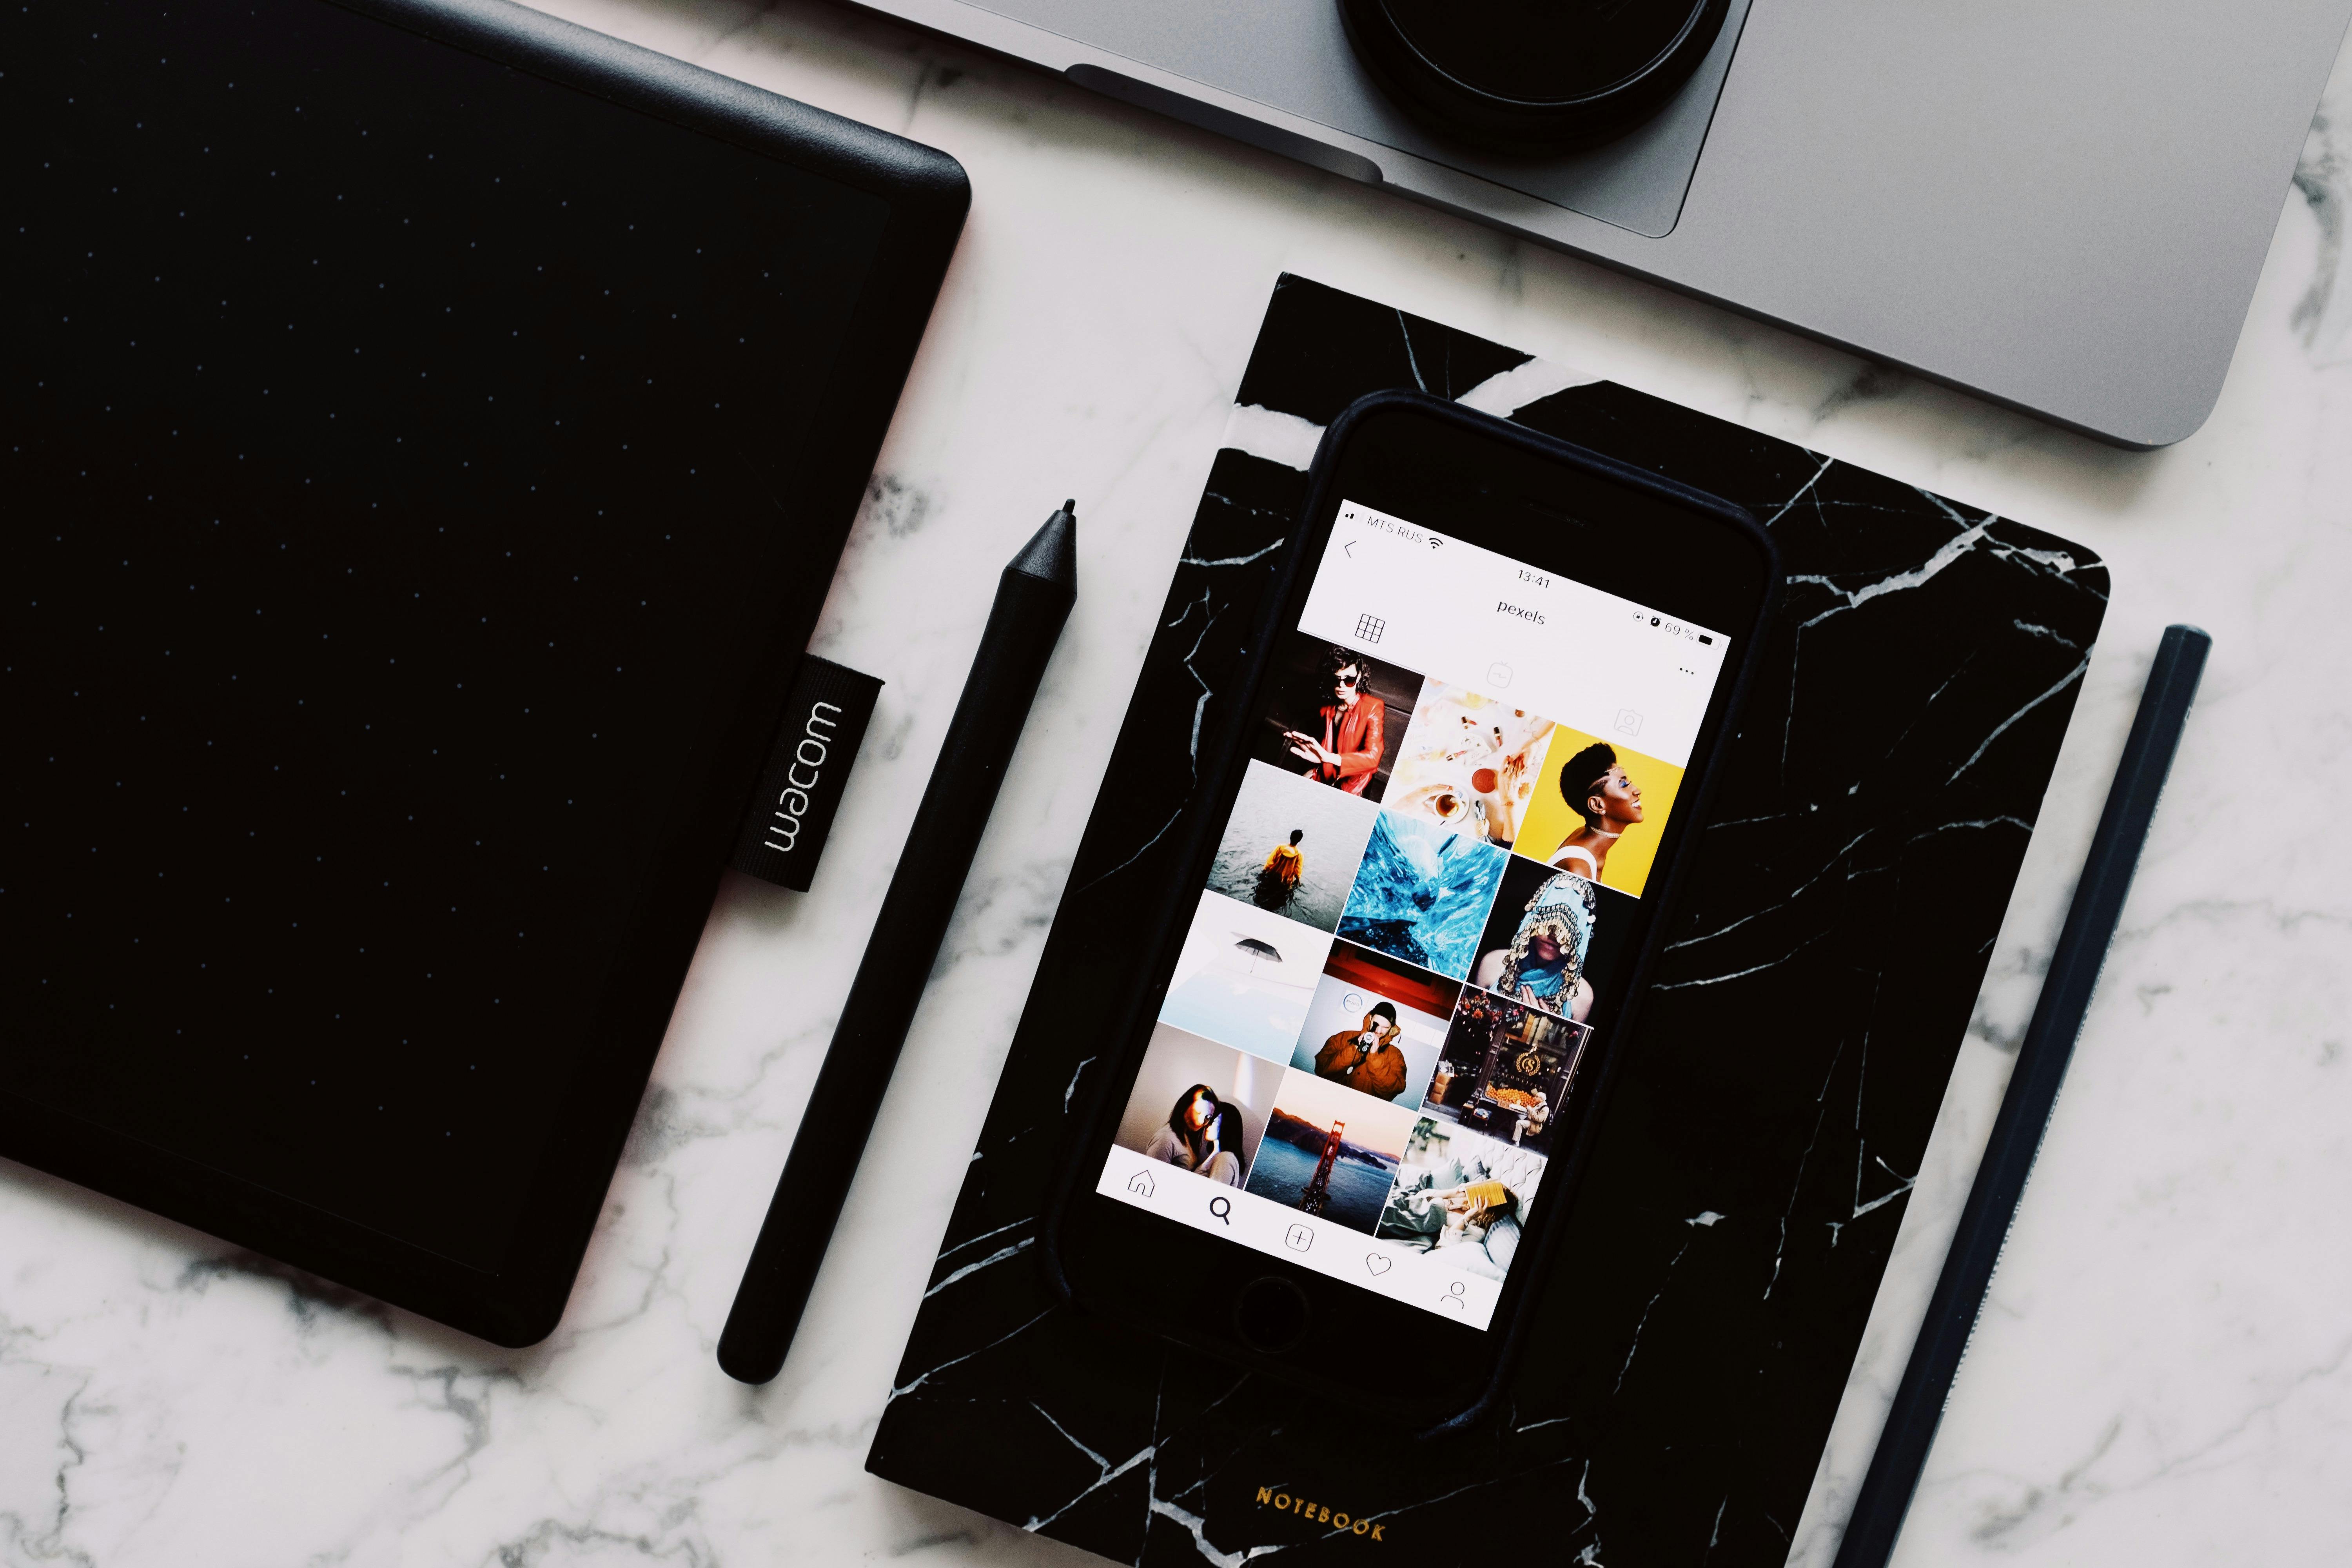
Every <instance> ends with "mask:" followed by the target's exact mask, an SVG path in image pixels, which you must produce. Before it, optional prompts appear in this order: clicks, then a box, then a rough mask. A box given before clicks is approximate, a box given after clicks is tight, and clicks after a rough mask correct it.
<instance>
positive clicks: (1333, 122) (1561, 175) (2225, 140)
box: [861, 0, 2352, 447]
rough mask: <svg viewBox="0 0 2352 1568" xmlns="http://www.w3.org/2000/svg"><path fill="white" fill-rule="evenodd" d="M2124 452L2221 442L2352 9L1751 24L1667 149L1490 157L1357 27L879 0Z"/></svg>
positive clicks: (1257, 1)
mask: <svg viewBox="0 0 2352 1568" xmlns="http://www.w3.org/2000/svg"><path fill="white" fill-rule="evenodd" d="M861 3H862V4H864V5H866V8H868V9H871V10H876V11H880V12H884V13H886V14H887V15H890V16H898V17H900V18H903V19H904V20H907V21H910V22H914V23H918V24H919V25H921V26H927V27H930V28H933V29H936V30H938V31H940V32H943V33H949V34H952V35H954V36H956V37H961V38H964V39H967V40H969V41H971V42H972V43H976V44H979V45H982V46H983V47H987V48H990V49H992V50H996V51H998V52H1000V53H1003V54H1007V55H1012V56H1014V57H1016V58H1021V59H1024V60H1028V61H1031V62H1034V64H1037V65H1040V66H1044V67H1045V68H1048V69H1051V70H1056V71H1061V72H1064V73H1066V75H1068V76H1069V77H1070V78H1071V79H1074V80H1076V81H1079V82H1082V83H1084V84H1085V85H1087V86H1088V87H1091V88H1094V89H1098V90H1100V91H1102V92H1105V93H1108V94H1110V95H1111V96H1113V97H1117V98H1120V99H1124V100H1129V101H1130V102H1133V103H1138V104H1140V105H1143V106H1145V107H1147V108H1150V109H1153V110H1160V111H1161V112H1163V113H1167V114H1171V115H1173V116H1175V117H1176V118H1178V119H1181V120H1185V121H1191V122H1192V123H1193V124H1196V125H1201V126H1205V127H1207V128H1209V129H1211V130H1213V131H1217V132H1223V133H1224V134H1226V135H1229V136H1233V137H1234V138H1237V139H1238V140H1241V141H1244V142H1250V143H1252V144H1254V145H1255V146H1258V147H1263V148H1266V149H1268V150H1270V151H1273V152H1276V153H1283V154H1286V155H1287V156H1289V157H1293V158H1296V159H1298V160H1299V161H1301V162H1303V163H1311V164H1314V165H1316V166H1318V167H1319V168H1323V169H1328V170H1331V171H1333V172H1335V173H1338V174H1346V175H1348V176H1349V177H1351V178H1354V179H1359V180H1363V181H1366V182H1368V183H1374V184H1387V185H1390V186H1392V187H1394V188H1395V189H1396V190H1397V191H1399V192H1401V193H1402V194H1404V195H1411V196H1413V197H1416V198H1418V199H1420V200H1422V201H1425V202H1427V203H1429V204H1430V205H1433V206H1438V207H1444V208H1445V209H1447V210H1449V211H1454V212H1459V213H1464V214H1467V215H1469V216H1474V217H1476V218H1479V219H1481V220H1483V221H1484V222H1486V223H1489V224H1492V225H1494V226H1496V227H1498V228H1501V229H1504V230H1506V231H1508V232H1510V233H1513V234H1518V235H1524V236H1526V237H1528V238H1530V239H1534V240H1538V241H1540V242H1541V243H1543V244H1546V245H1549V246H1555V247H1559V248H1560V249H1563V250H1570V251H1573V252H1576V253H1577V254H1579V255H1581V256H1586V257H1590V258H1593V259H1595V260H1598V261H1601V262H1605V263H1607V264H1609V265H1611V266H1613V267H1621V268H1625V269H1626V270H1628V271H1630V272H1635V273H1639V274H1641V275H1642V276H1643V277H1646V278H1652V279H1656V280H1657V281H1659V282H1661V283H1664V284H1667V285H1669V286H1670V287H1673V288H1675V289H1684V290H1685V291H1687V292H1689V293H1692V294H1696V295H1699V296H1701V297H1703V298H1706V299H1709V300H1717V301H1718V302H1720V303H1722V304H1725V305H1728V306H1731V307H1733V308H1734V309H1737V310H1744V311H1747V312H1748V313H1749V314H1751V315H1755V316H1759V317H1761V318H1763V319H1765V320H1767V321H1774V322H1778V323H1780V324H1781V325H1783V326H1787V327H1791V328H1794V329H1795V330H1796V331H1801V332H1805V333H1808V334H1810V335H1811V336H1813V337H1816V338H1821V339H1823V340H1825V341H1827V342H1833V343H1836V344H1839V345H1841V346H1843V347H1845V348H1849V349H1852V350H1853V351H1855V352H1856V353H1863V354H1866V355H1868V356H1870V357H1872V358H1874V359H1876V360H1880V361H1883V362H1885V363H1889V364H1893V365H1895V366H1899V367H1901V368H1903V369H1906V370H1908V371H1912V372H1916V374H1921V375H1925V376H1929V377H1932V378H1934V379H1936V380H1937V381H1942V382H1947V383H1949V384H1953V385H1955V386H1959V387H1962V388H1965V389H1967V390H1969V391H1970V392H1974V393H1977V394H1979V395H1982V396H1985V397H1989V398H1991V399H1993V400H1994V401H1996V402H2000V403H2004V404H2008V405H2012V406H2015V407H2018V408H2022V409H2026V410H2028V411H2030V412H2032V413H2034V414H2038V415H2040V416H2042V417H2044V418H2047V419H2052V420H2054V421H2056V422H2057V423H2059V424H2061V425H2064V426H2071V427H2073V428H2074V429H2077V430H2081V431H2084V432H2086V433H2088V434H2090V435H2093V436H2096V437H2102V438H2103V439H2105V440H2108V441H2113V442H2116V443H2119V444H2121V445H2124V446H2129V447H2160V446H2164V445H2166V444H2168V443H2170V442H2173V441H2178V440H2179V439H2180V438H2181V437H2185V436H2187V435H2189V433H2190V432H2191V431H2193V430H2195V429H2196V428H2197V427H2198V426H2199V425H2200V424H2202V423H2203V422H2204V419H2205V416H2206V415H2207V414H2208V413H2210V411H2211V409H2212V406H2213V403H2214V400H2215V398H2216V397H2217V396H2219V395H2220V393H2221V378H2222V375H2223V374H2224V372H2226V371H2227V370H2228V368H2229V363H2230V355H2231V351H2232V350H2233V349H2234V348H2235V347H2236V345H2237V341H2238V330H2239V328H2240V326H2241V325H2242V322H2243V321H2244V319H2245V313H2246V308H2247V305H2248V302H2249V300H2251V298H2252V292H2253V288H2254V281H2255V278H2256V275H2257V274H2258V273H2259V272H2260V271H2261V268H2262V264H2263V256H2264V254H2265V253H2266V251H2267V250H2268V248H2269V246H2270V240H2271V234H2272V231H2273V228H2274V227H2275V226H2276V225H2277V223H2278V218H2279V213H2280V208H2281V205H2282V204H2283V203H2284V200H2285V198H2286V195H2287V192H2288V188H2289V182H2290V180H2291V178H2292V176H2293V174H2294V164H2295V158H2296V156H2297V154H2298V153H2299V152H2300V150H2301V148H2302V145H2303V141H2304V136H2305V131H2306V130H2307V129H2308V127H2309V125H2310V122H2311V117H2312V113H2313V110H2314V109H2315V107H2316V105H2317V104H2318V101H2319V97H2320V93H2321V91H2322V90H2323V89H2324V88H2325V87H2326V81H2327V75H2328V71H2329V68H2331V67H2332V65H2333V64H2334V62H2335V58H2336V49H2337V47H2339V45H2340V43H2341V42H2342V39H2343V37H2344V32H2345V27H2346V24H2347V19H2352V0H2235V3H2234V4H2231V5H2211V4H2202V5H2199V4H2189V3H2187V0H2143V3H2141V4H2137V5H2126V4H2123V3H2122V0H1996V3H1994V4H1974V5H1955V4H1949V3H1937V0H1731V5H1730V11H1729V14H1728V16H1727V19H1726V21H1725V23H1724V25H1723V28H1722V31H1721V32H1720V33H1719V34H1718V35H1717V37H1716V41H1715V44H1714V47H1713V48H1712V49H1711V50H1710V51H1709V52H1708V54H1707V55H1706V58H1705V59H1704V60H1703V62H1702V63H1701V64H1700V65H1699V67H1698V68H1697V69H1696V72H1695V73H1694V74H1693V75H1692V77H1691V78H1690V79H1689V80H1688V82H1687V83H1686V84H1685V86H1684V87H1683V89H1681V91H1680V92H1679V93H1678V94H1677V95H1676V96H1675V97H1674V98H1673V99H1672V100H1669V101H1668V102H1667V103H1666V105H1665V106H1664V108H1663V109H1662V110H1659V111H1658V112H1657V113H1656V114H1655V115H1654V117H1653V118H1652V119H1650V120H1649V121H1647V122H1645V123H1644V124H1643V125H1642V126H1640V127H1639V128H1637V129H1636V130H1634V131H1633V132H1630V133H1628V134H1626V135H1624V136H1622V138H1620V139H1619V140H1617V141H1615V142H1611V143H1609V144H1608V145H1606V146H1603V147H1601V148H1599V149H1597V150H1591V151H1586V152H1581V153H1573V154H1569V155H1563V156H1558V157H1553V158H1549V159H1545V160H1542V161H1537V162H1525V161H1506V160H1503V159H1499V158H1495V157H1491V156H1486V155H1482V154H1481V153H1477V152H1476V151H1475V150H1473V149H1470V148H1468V147H1465V146H1464V145H1462V144H1460V143H1459V142H1454V141H1452V140H1449V139H1447V138H1446V137H1444V136H1442V135H1439V134H1436V133H1433V132H1431V131H1429V130H1427V129H1425V128H1424V127H1423V124H1422V123H1421V122H1420V121H1416V120H1414V119H1412V118H1410V117H1408V116H1407V115H1406V114H1405V113H1404V112H1403V111H1402V110H1400V109H1399V108H1397V107H1396V106H1395V104H1394V103H1393V102H1392V101H1391V99H1390V98H1389V97H1388V96H1387V95H1386V94H1384V93H1383V91H1382V90H1381V88H1380V86H1379V85H1378V84H1377V83H1375V82H1374V80H1373V79H1371V78H1370V76H1369V75H1368V74H1367V73H1366V70H1365V68H1364V67H1363V66H1362V65H1361V64H1360V62H1359V60H1358V59H1357V58H1356V56H1355V54H1354V53H1353V52H1352V51H1351V50H1350V48H1349V42H1348V39H1347V37H1346V35H1345V33H1344V32H1343V30H1342V27H1341V25H1340V18H1339V8H1338V5H1337V4H1336V3H1335V0H990V3H989V4H986V5H982V4H979V3H977V0H861Z"/></svg>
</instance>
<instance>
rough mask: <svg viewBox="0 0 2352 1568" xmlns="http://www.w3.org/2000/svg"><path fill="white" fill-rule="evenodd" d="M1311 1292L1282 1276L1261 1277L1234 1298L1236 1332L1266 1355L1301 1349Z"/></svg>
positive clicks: (1267, 1275)
mask: <svg viewBox="0 0 2352 1568" xmlns="http://www.w3.org/2000/svg"><path fill="white" fill-rule="evenodd" d="M1234 1332H1235V1333H1237V1334H1239V1335H1240V1336H1241V1341H1242V1343H1244V1344H1245V1345H1247V1346H1249V1348H1250V1349H1252V1350H1254V1351H1257V1352H1260V1353H1262V1354H1265V1355H1280V1354H1281V1353H1282V1352H1285V1351H1286V1350H1290V1349H1292V1348H1294V1347H1295V1346H1297V1343H1298V1342H1299V1341H1301V1340H1303V1339H1305V1338H1306V1337H1307V1292H1306V1291H1304V1290H1301V1289H1299V1288H1298V1287H1297V1286H1296V1285H1294V1284H1292V1283H1291V1282H1290V1281H1289V1280H1287V1279H1283V1278H1281V1277H1280V1276H1279V1275H1275V1274H1264V1275H1260V1276H1259V1277H1258V1278H1257V1279H1253V1280H1251V1281H1250V1282H1249V1283H1248V1284H1246V1285H1244V1286H1243V1287H1242V1288H1241V1293H1240V1294H1239V1295H1237V1296H1235V1297H1234Z"/></svg>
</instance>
